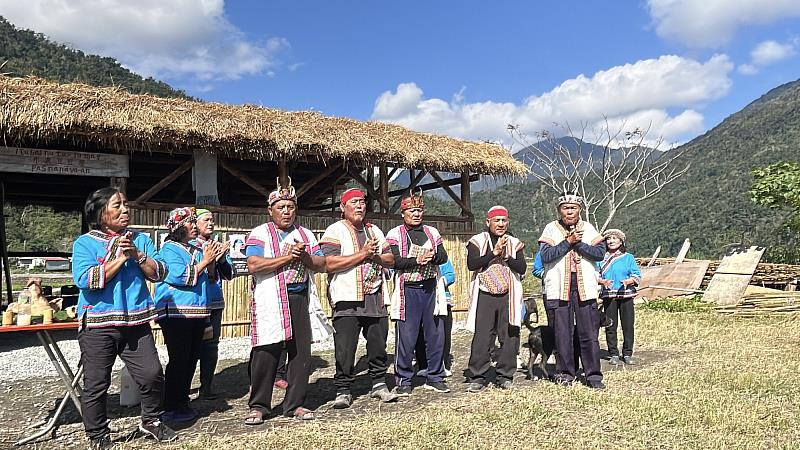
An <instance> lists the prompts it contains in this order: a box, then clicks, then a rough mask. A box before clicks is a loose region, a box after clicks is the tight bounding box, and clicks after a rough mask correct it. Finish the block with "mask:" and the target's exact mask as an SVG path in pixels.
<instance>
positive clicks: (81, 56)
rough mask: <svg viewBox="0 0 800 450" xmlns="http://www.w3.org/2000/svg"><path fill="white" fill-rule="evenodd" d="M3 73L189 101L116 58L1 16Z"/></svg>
mask: <svg viewBox="0 0 800 450" xmlns="http://www.w3.org/2000/svg"><path fill="white" fill-rule="evenodd" d="M0 73H2V74H5V75H9V76H19V77H23V76H28V75H35V76H37V77H41V78H45V79H48V80H51V81H57V82H59V83H68V82H79V83H86V84H90V85H93V86H118V87H121V88H123V89H125V90H127V91H130V92H132V93H135V94H152V95H155V96H158V97H180V98H190V97H188V96H187V95H186V93H184V92H183V91H179V90H175V89H173V88H172V87H170V86H169V85H168V84H166V83H164V82H161V81H157V80H154V79H153V78H142V77H141V76H139V75H136V74H135V73H133V72H131V71H130V70H128V69H125V68H124V67H122V66H121V65H120V64H119V63H118V62H117V61H116V60H115V59H113V58H104V57H101V56H96V55H87V54H85V53H83V52H82V51H80V50H73V49H71V48H69V47H67V46H66V45H63V44H58V43H55V42H52V41H50V40H48V39H47V38H46V37H45V36H44V35H43V34H41V33H35V32H33V31H30V30H20V29H17V28H16V27H14V25H12V24H11V23H9V22H8V21H7V20H5V19H4V18H3V17H0Z"/></svg>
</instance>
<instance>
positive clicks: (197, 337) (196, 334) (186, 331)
mask: <svg viewBox="0 0 800 450" xmlns="http://www.w3.org/2000/svg"><path fill="white" fill-rule="evenodd" d="M158 324H159V325H161V331H163V332H164V342H165V343H166V344H167V353H168V354H169V362H168V363H167V368H166V370H165V371H164V409H165V410H167V411H179V410H182V409H186V408H188V407H189V390H190V389H191V387H192V378H194V371H195V370H196V369H197V361H198V360H199V359H200V346H201V345H202V342H203V330H205V328H206V321H205V319H184V318H170V317H166V318H164V319H161V320H159V321H158Z"/></svg>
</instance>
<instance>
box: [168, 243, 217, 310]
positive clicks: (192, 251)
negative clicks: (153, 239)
mask: <svg viewBox="0 0 800 450" xmlns="http://www.w3.org/2000/svg"><path fill="white" fill-rule="evenodd" d="M161 258H162V260H163V261H164V264H166V265H167V276H166V277H165V278H164V281H162V282H160V283H158V284H156V290H155V303H156V310H158V319H156V320H160V319H163V318H165V317H172V318H175V317H178V318H186V319H194V318H206V317H208V316H209V314H210V310H209V304H210V302H211V300H210V299H211V297H212V295H213V290H214V287H213V286H214V283H213V282H210V281H209V279H208V271H207V270H206V269H203V271H202V272H201V271H198V270H197V264H198V263H199V262H200V261H201V260H202V259H203V251H202V250H201V249H199V248H197V247H195V246H194V245H191V244H188V245H184V244H181V243H180V242H175V241H167V242H166V243H165V244H164V246H163V247H161Z"/></svg>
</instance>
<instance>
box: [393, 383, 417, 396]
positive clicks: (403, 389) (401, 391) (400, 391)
mask: <svg viewBox="0 0 800 450" xmlns="http://www.w3.org/2000/svg"><path fill="white" fill-rule="evenodd" d="M413 389H414V388H412V387H411V386H410V385H403V386H395V387H394V389H392V393H393V394H394V395H396V396H398V397H408V396H409V395H411V391H412V390H413Z"/></svg>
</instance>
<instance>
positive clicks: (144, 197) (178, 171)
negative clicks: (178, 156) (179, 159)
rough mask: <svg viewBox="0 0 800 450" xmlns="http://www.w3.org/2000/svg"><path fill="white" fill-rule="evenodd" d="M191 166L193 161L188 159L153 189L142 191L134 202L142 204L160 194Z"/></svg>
mask: <svg viewBox="0 0 800 450" xmlns="http://www.w3.org/2000/svg"><path fill="white" fill-rule="evenodd" d="M193 165H194V159H193V158H189V159H188V160H186V162H184V163H183V164H181V165H180V166H178V168H177V169H175V170H174V171H173V172H172V173H171V174H169V175H167V176H166V177H164V179H163V180H161V181H159V182H158V183H156V184H154V185H153V187H151V188H150V189H148V190H146V191H144V193H143V194H142V195H140V196H139V197H137V198H136V200H134V202H137V203H142V202H146V201H148V200H150V198H152V197H153V196H154V195H156V194H158V193H159V192H161V190H162V189H164V188H165V187H167V186H168V185H169V184H170V183H172V182H173V181H175V180H177V179H178V177H180V176H181V175H183V174H184V173H185V172H186V171H187V170H189V169H191V168H192V166H193Z"/></svg>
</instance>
